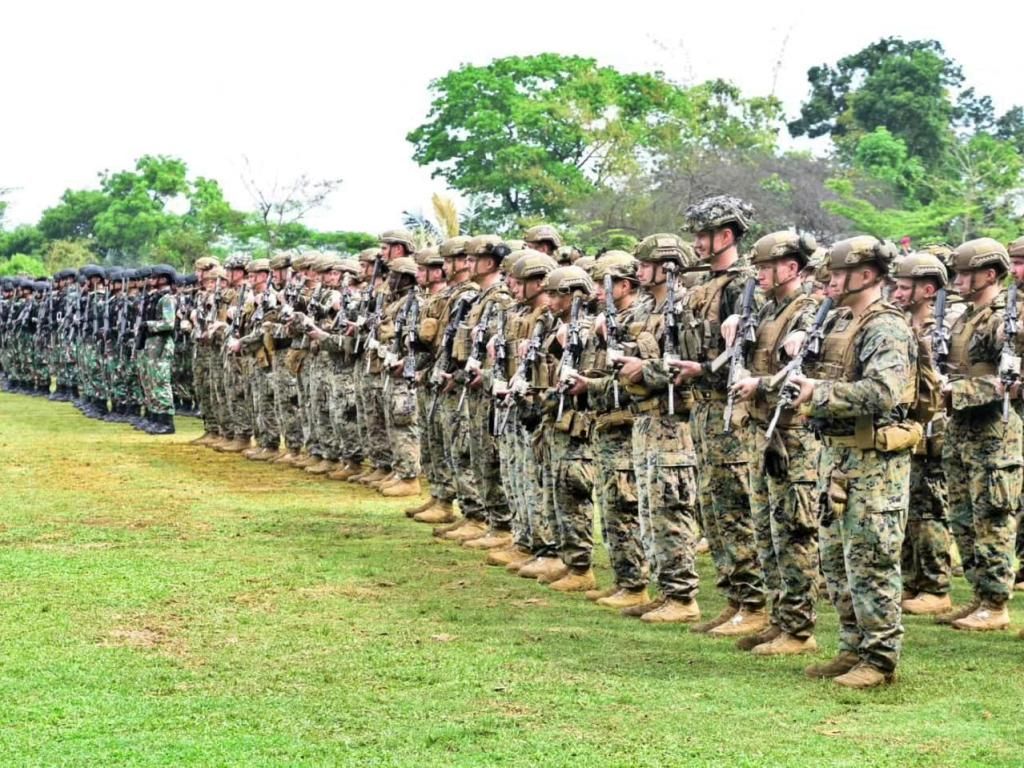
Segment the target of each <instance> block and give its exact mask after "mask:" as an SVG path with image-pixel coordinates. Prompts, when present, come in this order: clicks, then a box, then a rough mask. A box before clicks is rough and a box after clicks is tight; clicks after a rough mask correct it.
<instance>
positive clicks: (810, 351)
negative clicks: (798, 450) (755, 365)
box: [764, 298, 832, 438]
mask: <svg viewBox="0 0 1024 768" xmlns="http://www.w3.org/2000/svg"><path fill="white" fill-rule="evenodd" d="M831 310H832V299H831V298H826V299H825V300H824V301H823V302H821V304H820V305H819V306H818V311H817V313H816V314H815V315H814V322H813V323H812V324H811V327H810V329H809V330H808V331H807V335H806V336H805V337H804V343H803V344H801V345H800V351H799V352H797V354H796V357H794V358H793V359H792V360H790V361H789V362H788V363H786V365H785V367H784V368H783V369H782V370H781V371H779V372H778V373H777V374H775V375H774V376H773V377H772V378H771V379H770V380H769V382H768V386H769V389H771V390H772V391H773V392H778V393H779V402H778V403H777V404H776V406H775V413H773V414H772V420H771V421H770V422H768V429H767V430H766V431H765V433H764V436H765V437H768V438H770V437H771V436H772V433H773V432H774V431H775V426H776V425H777V424H778V423H779V417H780V416H781V415H782V411H783V409H787V408H792V407H793V401H794V400H796V398H797V396H799V394H800V390H799V389H798V388H797V387H795V386H794V385H793V384H792V381H793V377H794V376H803V375H804V374H803V366H804V360H805V359H806V358H807V356H808V355H810V356H811V357H817V356H818V355H819V354H820V353H821V341H822V339H823V338H825V321H826V320H827V319H828V313H829V312H830V311H831Z"/></svg>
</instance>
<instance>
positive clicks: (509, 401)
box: [498, 318, 546, 435]
mask: <svg viewBox="0 0 1024 768" xmlns="http://www.w3.org/2000/svg"><path fill="white" fill-rule="evenodd" d="M545 328H546V326H545V324H544V320H543V318H538V319H537V321H536V322H535V323H534V324H533V331H532V332H531V333H530V343H529V344H528V345H527V347H526V354H525V355H523V358H522V360H520V361H519V365H518V366H516V370H515V373H513V374H512V378H511V379H509V382H508V393H507V394H506V395H505V398H504V400H502V402H501V408H502V409H503V410H504V412H505V415H504V416H503V417H502V419H501V426H499V427H498V434H501V435H503V434H505V428H506V427H507V426H508V417H509V414H511V413H512V406H513V405H515V402H516V400H517V399H518V398H520V397H522V396H523V395H525V394H526V391H527V389H528V388H529V382H530V379H531V378H532V376H533V366H534V364H535V363H536V362H537V355H539V354H540V345H541V342H542V341H543V340H544V332H545Z"/></svg>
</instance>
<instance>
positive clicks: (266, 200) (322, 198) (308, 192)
mask: <svg viewBox="0 0 1024 768" xmlns="http://www.w3.org/2000/svg"><path fill="white" fill-rule="evenodd" d="M243 160H244V162H245V173H244V174H243V176H242V183H243V184H244V185H245V188H246V190H247V191H248V193H249V197H250V198H251V199H252V202H253V205H254V206H255V207H256V212H255V214H254V215H253V216H251V217H250V227H249V234H250V235H251V236H254V237H259V238H261V239H262V240H263V241H264V242H265V243H266V244H267V246H268V247H269V248H288V247H292V246H291V245H289V244H288V243H289V242H290V241H294V240H295V236H296V234H297V233H298V232H299V230H298V228H296V227H295V226H294V225H296V224H299V223H300V222H301V221H302V220H303V219H304V218H305V217H306V216H307V214H309V213H310V212H312V211H314V210H316V209H317V208H320V207H322V206H323V205H325V204H326V202H327V199H328V198H329V197H330V196H331V195H332V194H333V193H334V192H335V190H337V188H338V187H339V186H341V182H342V180H341V179H314V178H311V177H310V176H309V175H308V174H305V173H303V174H300V175H299V176H297V177H295V178H294V179H292V180H291V181H289V182H286V183H283V184H282V183H280V182H278V181H277V180H276V179H275V180H274V181H273V182H272V183H269V184H267V183H262V182H260V181H257V179H256V174H255V173H254V172H253V169H252V165H251V164H250V163H249V158H243ZM307 231H308V230H307Z"/></svg>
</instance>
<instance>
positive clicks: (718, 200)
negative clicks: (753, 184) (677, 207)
mask: <svg viewBox="0 0 1024 768" xmlns="http://www.w3.org/2000/svg"><path fill="white" fill-rule="evenodd" d="M684 216H685V217H686V229H687V230H688V231H689V232H694V233H697V232H707V231H709V230H716V229H721V228H722V227H725V226H728V225H729V224H733V225H734V226H736V228H737V229H738V230H739V234H740V235H743V234H744V233H746V232H748V231H749V230H750V225H751V222H752V221H753V219H754V208H753V206H751V205H750V204H749V203H746V202H744V201H743V200H741V199H740V198H738V197H733V196H732V195H714V196H713V197H706V198H704V199H703V200H701V201H700V202H699V203H694V204H693V205H691V206H689V207H687V209H686V212H685V214H684Z"/></svg>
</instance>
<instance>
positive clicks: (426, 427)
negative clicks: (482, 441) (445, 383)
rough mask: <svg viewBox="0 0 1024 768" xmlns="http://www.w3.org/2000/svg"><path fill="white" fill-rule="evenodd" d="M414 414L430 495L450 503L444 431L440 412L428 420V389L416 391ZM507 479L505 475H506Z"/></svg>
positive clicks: (452, 485) (451, 480)
mask: <svg viewBox="0 0 1024 768" xmlns="http://www.w3.org/2000/svg"><path fill="white" fill-rule="evenodd" d="M416 398H417V405H416V414H417V416H418V418H419V425H420V462H421V463H422V465H423V468H424V470H426V474H427V480H428V482H429V483H430V495H431V496H433V497H434V498H435V499H440V500H441V501H445V502H450V501H453V500H454V499H455V479H454V478H453V477H452V470H451V467H450V466H449V465H448V461H447V460H446V458H445V450H444V430H443V429H442V428H441V420H440V418H439V416H440V411H438V413H435V414H434V418H433V419H431V418H430V403H431V402H432V401H433V399H434V396H433V394H432V392H431V390H430V389H429V388H428V387H419V388H418V389H417V390H416ZM506 477H507V475H506Z"/></svg>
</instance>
